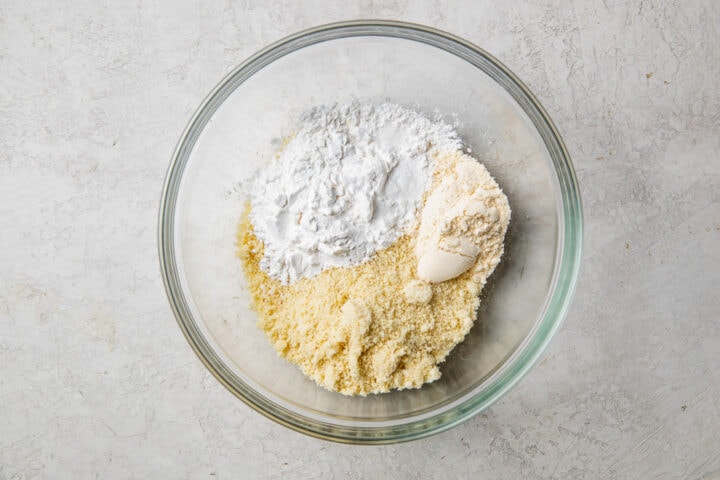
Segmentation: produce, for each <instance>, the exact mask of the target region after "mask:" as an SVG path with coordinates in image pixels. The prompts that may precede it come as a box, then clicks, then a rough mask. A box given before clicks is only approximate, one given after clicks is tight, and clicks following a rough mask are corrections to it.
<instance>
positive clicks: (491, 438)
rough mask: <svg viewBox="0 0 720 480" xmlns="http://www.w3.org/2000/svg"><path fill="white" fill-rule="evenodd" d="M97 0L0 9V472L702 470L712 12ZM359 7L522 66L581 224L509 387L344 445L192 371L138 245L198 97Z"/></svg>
mask: <svg viewBox="0 0 720 480" xmlns="http://www.w3.org/2000/svg"><path fill="white" fill-rule="evenodd" d="M103 3H105V2H92V1H77V2H53V1H38V0H33V1H22V2H12V1H10V0H0V228H1V229H2V236H0V266H1V268H0V479H15V478H237V477H238V476H244V477H254V478H276V477H280V476H285V477H288V478H293V477H294V478H332V477H335V478H340V477H349V478H371V477H378V478H438V477H441V478H453V477H462V476H469V475H470V473H472V472H482V473H484V474H485V475H486V476H487V477H488V478H530V479H536V478H537V479H539V478H668V479H670V478H690V479H698V478H703V479H717V478H720V387H719V386H718V385H720V361H719V359H720V295H719V293H718V292H720V268H719V266H720V194H719V193H718V192H719V191H720V159H719V158H718V155H719V153H720V86H719V85H720V84H719V83H718V78H720V4H719V3H717V2H715V1H713V0H705V1H692V0H689V1H683V2H667V1H650V0H647V1H636V0H633V1H628V2H625V1H614V0H604V1H600V0H594V1H593V0H582V1H581V0H576V1H570V2H568V1H560V0H548V1H545V2H527V3H525V2H492V1H481V2H474V1H473V2H471V1H467V2H453V3H452V4H447V5H440V4H439V2H429V1H412V2H411V1H402V0H395V1H386V2H383V1H369V0H364V1H360V2H357V3H355V4H352V5H341V4H340V2H337V4H335V3H334V2H332V3H331V2H324V1H312V2H295V1H269V2H236V3H233V2H228V3H220V2H213V1H209V2H171V1H164V2H138V1H132V0H131V1H128V2H115V3H114V4H113V5H114V6H112V7H108V6H102V4H103ZM672 3H675V5H671V4H672ZM506 4H507V5H506ZM360 17H385V18H397V19H403V20H409V21H416V22H420V23H425V24H429V25H433V26H436V27H439V28H442V29H445V30H448V31H451V32H453V33H456V34H458V35H460V36H463V37H466V38H468V39H469V40H471V41H473V42H475V43H477V44H479V45H481V46H483V47H484V48H486V49H487V50H489V51H490V52H492V53H493V54H495V55H496V56H497V57H498V58H499V59H500V60H501V61H503V62H504V63H506V64H507V65H508V66H509V67H510V68H511V69H513V70H514V71H515V72H516V73H517V74H518V75H519V76H520V77H521V78H522V79H523V80H525V81H526V83H527V84H528V85H529V86H530V88H531V89H532V90H533V91H534V92H535V93H536V94H537V96H538V97H539V99H540V100H541V102H542V103H543V104H544V105H545V107H546V108H547V110H548V111H549V113H550V114H551V116H552V117H553V119H554V120H555V122H556V123H557V125H558V128H559V129H560V131H561V133H562V134H563V136H564V138H565V140H566V143H567V145H568V148H569V150H570V153H571V155H572V156H573V159H574V162H575V166H576V169H577V173H578V177H579V179H580V182H581V187H582V194H583V199H584V202H585V216H586V227H587V229H586V248H585V257H584V264H583V268H582V273H581V278H580V282H579V285H578V291H577V295H576V297H575V302H574V304H573V307H572V309H571V310H570V313H569V316H568V319H567V321H566V323H565V325H564V327H563V329H562V330H561V332H560V333H559V335H558V336H557V338H556V339H555V340H554V341H553V343H552V344H551V346H550V348H549V350H548V352H547V354H546V355H545V357H544V359H543V360H542V361H541V362H540V364H539V365H538V366H537V367H536V368H535V369H533V370H532V372H531V373H530V374H529V375H528V377H526V378H525V379H524V380H523V381H522V382H521V383H520V385H519V386H518V387H517V388H515V389H514V390H513V391H512V392H511V393H510V394H509V395H507V396H506V397H505V398H503V399H502V400H501V401H500V402H498V403H497V404H496V405H495V406H493V408H491V409H490V410H489V411H487V412H485V413H484V414H482V415H479V416H477V417H475V418H474V419H473V420H471V421H469V422H467V423H466V424H464V425H462V426H460V427H458V428H455V429H453V430H451V431H449V432H446V433H443V434H440V435H437V436H434V437H431V438H428V439H425V440H421V441H418V442H414V443H411V444H404V445H398V446H389V447H365V448H359V447H351V446H343V445H336V444H332V443H328V442H324V441H319V440H315V439H311V438H309V437H306V436H303V435H300V434H297V433H294V432H292V431H290V430H288V429H286V428H284V427H281V426H279V425H275V424H274V423H272V422H271V421H269V420H266V419H264V418H263V417H261V416H259V415H258V414H256V413H254V412H253V411H251V410H250V409H249V408H248V407H246V406H244V405H243V404H242V403H240V402H239V401H238V400H236V399H235V398H234V397H232V395H231V394H230V393H228V392H227V391H226V390H225V389H224V388H223V387H221V386H220V385H219V384H218V382H216V381H215V380H214V379H213V378H212V377H211V376H210V375H209V374H208V373H206V371H205V369H204V367H202V365H201V364H200V362H199V361H198V360H197V359H196V358H195V356H194V354H193V353H192V352H191V350H190V348H189V347H188V346H187V344H186V342H185V340H184V338H183V337H182V335H181V333H180V331H179V329H178V328H177V327H176V325H175V321H174V319H173V318H172V314H171V313H170V309H169V307H168V305H167V301H166V300H165V296H164V292H163V289H162V284H161V280H160V276H159V271H158V265H157V255H156V247H155V241H156V240H155V224H156V211H157V206H158V202H159V196H160V189H161V183H162V179H163V176H164V173H165V169H166V167H167V164H168V161H169V159H170V156H171V153H172V150H173V148H174V145H175V142H176V140H177V139H178V137H179V135H180V132H181V130H182V128H183V127H184V126H185V124H186V122H187V121H188V119H189V117H190V115H191V114H192V112H193V111H194V109H195V107H196V106H197V105H198V104H199V103H200V101H201V100H202V99H203V97H204V96H205V94H206V93H207V92H209V91H210V89H211V88H212V87H213V86H214V85H215V84H216V83H217V82H218V81H219V80H220V78H222V76H223V75H224V74H225V73H226V72H227V71H228V70H229V69H230V68H231V67H232V66H233V65H235V64H237V63H239V62H240V61H242V60H243V59H244V58H245V57H247V56H248V55H250V54H251V53H253V52H254V51H256V50H257V49H259V48H260V47H262V46H264V45H265V44H267V43H268V42H270V41H273V40H276V39H278V38H280V37H282V36H284V35H286V34H289V33H291V32H294V31H296V30H299V29H301V28H305V27H309V26H313V25H317V24H320V23H325V22H328V21H335V20H342V19H349V18H360Z"/></svg>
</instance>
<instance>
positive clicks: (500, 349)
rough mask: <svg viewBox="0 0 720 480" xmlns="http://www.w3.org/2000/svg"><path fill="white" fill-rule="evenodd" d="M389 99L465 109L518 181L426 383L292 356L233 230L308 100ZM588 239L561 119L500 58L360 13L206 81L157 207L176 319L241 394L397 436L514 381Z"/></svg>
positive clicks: (451, 113)
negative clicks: (250, 281) (324, 383)
mask: <svg viewBox="0 0 720 480" xmlns="http://www.w3.org/2000/svg"><path fill="white" fill-rule="evenodd" d="M356 99H357V100H361V101H377V102H379V101H390V102H394V103H398V104H402V105H406V106H409V107H412V108H415V109H418V110H420V111H422V112H424V113H426V114H428V115H434V114H439V115H441V116H442V117H443V118H445V119H446V120H447V121H449V122H457V125H458V126H457V130H458V132H459V133H460V135H461V137H462V138H463V140H464V141H465V142H466V144H467V145H468V146H470V147H471V148H472V151H473V154H474V155H475V156H476V157H477V158H479V159H480V160H481V161H482V162H483V163H485V165H486V166H487V168H488V170H489V171H490V172H491V173H492V174H493V176H494V177H495V178H496V179H497V181H498V183H499V184H500V186H501V187H502V188H503V190H504V191H505V193H506V194H507V196H508V199H509V201H510V205H511V207H512V220H511V222H510V228H509V230H508V234H507V237H506V253H505V256H504V257H503V260H502V262H501V264H500V265H499V267H498V268H497V270H496V271H495V273H494V274H493V275H492V277H491V278H490V281H489V283H488V285H487V286H486V288H485V290H484V291H483V293H482V298H481V307H480V310H479V312H478V320H477V322H476V324H475V326H474V327H473V329H472V330H471V332H470V334H469V335H468V337H467V338H466V339H465V341H464V342H463V343H461V344H460V345H459V346H458V347H456V348H455V350H453V352H452V353H451V354H450V356H449V357H448V359H447V361H446V362H445V363H444V364H442V365H441V371H442V378H441V379H440V380H439V381H437V382H435V383H431V384H428V385H425V386H424V387H423V388H421V389H418V390H406V391H395V392H392V393H388V394H381V395H370V396H368V397H364V398H363V397H346V396H342V395H339V394H337V393H332V392H329V391H326V390H324V389H322V388H320V387H318V386H317V385H315V383H313V382H312V381H311V380H309V379H307V378H306V377H305V376H304V375H303V374H302V373H301V371H300V369H299V368H297V367H296V366H294V365H291V364H290V363H288V362H286V361H285V360H283V359H281V358H280V357H279V356H278V355H277V354H276V353H275V351H274V349H273V347H272V346H271V344H270V342H269V341H268V340H266V339H265V337H264V335H263V333H262V332H261V331H259V330H258V329H257V327H256V314H255V313H254V312H253V310H252V309H251V308H250V298H249V294H248V291H247V285H246V281H245V278H244V275H243V272H242V270H241V266H240V262H239V260H238V259H237V258H236V256H235V231H236V226H237V223H238V220H239V218H240V215H241V212H242V210H243V205H244V203H245V199H246V197H245V192H244V191H243V188H242V181H243V180H245V179H247V178H248V177H249V176H250V175H251V174H252V172H254V171H255V170H256V169H257V168H258V167H260V166H262V165H264V164H267V163H268V162H269V160H270V159H271V158H272V157H273V155H274V153H275V152H276V151H277V149H278V145H279V142H280V141H281V139H282V138H285V137H287V136H288V135H291V134H292V132H293V126H294V125H296V123H297V121H298V118H299V116H300V115H301V114H302V113H303V112H305V111H306V110H308V109H309V108H311V107H313V106H316V105H320V104H332V103H335V102H349V101H352V100H356ZM581 240H582V213H581V205H580V195H579V192H578V185H577V180H576V178H575V174H574V172H573V168H572V165H571V162H570V158H569V156H568V153H567V151H566V149H565V147H564V145H563V142H562V140H561V139H560V136H559V134H558V132H557V130H556V129H555V126H554V125H553V123H552V121H551V120H550V118H549V117H548V115H547V114H546V113H545V110H544V109H543V108H542V107H541V106H540V104H539V103H538V101H537V100H536V99H535V97H534V96H533V95H532V94H531V93H530V91H529V90H528V89H527V87H525V85H523V84H522V82H520V80H518V79H517V77H515V75H514V74H513V73H512V72H510V71H509V70H508V69H507V68H506V67H505V66H503V65H502V64H501V63H500V62H498V61H497V60H496V59H494V58H493V57H492V56H490V55H489V54H488V53H486V52H484V51H483V50H481V49H480V48H478V47H476V46H474V45H472V44H470V43H468V42H466V41H464V40H462V39H460V38H457V37H454V36H452V35H449V34H447V33H443V32H439V31H437V30H434V29H431V28H427V27H422V26H418V25H411V24H407V23H399V22H387V21H367V22H364V21H360V22H346V23H337V24H332V25H327V26H322V27H318V28H314V29H311V30H306V31H304V32H301V33H298V34H296V35H292V36H290V37H288V38H285V39H283V40H281V41H279V42H277V43H275V44H273V45H271V46H269V47H267V48H265V49H264V50H262V51H260V52H259V53H257V54H256V55H254V56H253V57H251V58H250V59H248V60H247V61H246V62H245V63H243V64H242V65H240V66H239V67H238V68H236V69H235V70H234V71H233V72H232V73H230V74H229V75H228V76H227V77H226V78H225V79H224V80H223V81H222V82H220V84H219V85H218V86H217V87H216V88H215V90H213V91H212V93H210V95H209V96H208V97H207V99H206V100H205V102H204V103H203V104H202V105H201V107H200V108H199V110H198V111H197V113H196V114H195V115H194V116H193V118H192V120H191V121H190V123H189V125H188V127H187V129H186V130H185V132H184V133H183V135H182V137H181V139H180V142H179V144H178V147H177V150H176V151H175V154H174V156H173V159H172V163H171V165H170V169H169V172H168V175H167V179H166V183H165V189H164V193H163V198H162V205H161V209H160V218H159V251H160V252H159V253H160V262H161V268H162V274H163V279H164V282H165V287H166V290H167V294H168V297H169V299H170V303H171V305H172V308H173V311H174V313H175V316H176V318H177V320H178V323H179V325H180V328H181V329H182V331H183V333H184V334H185V336H186V338H187V340H188V342H189V343H190V345H191V346H192V348H193V349H194V350H195V352H196V353H197V355H198V356H199V357H200V359H201V360H202V361H203V363H204V364H205V366H206V367H207V368H208V369H209V370H210V371H211V372H212V373H213V375H215V377H217V379H218V380H219V381H220V382H221V383H222V384H223V385H225V387H227V388H228V389H229V390H230V391H231V392H232V393H234V394H235V395H236V396H237V397H238V398H240V399H241V400H242V401H244V402H245V403H247V404H248V405H249V406H251V407H252V408H254V409H255V410H257V411H258V412H260V413H262V414H263V415H266V416H267V417H270V418H272V419H273V420H276V421H277V422H279V423H281V424H283V425H286V426H288V427H290V428H293V429H295V430H298V431H301V432H304V433H307V434H310V435H314V436H317V437H322V438H326V439H331V440H335V441H342V442H349V443H376V444H377V443H390V442H398V441H405V440H411V439H416V438H420V437H423V436H427V435H430V434H432V433H436V432H440V431H443V430H446V429H448V428H450V427H452V426H454V425H457V424H458V423H460V422H462V421H464V420H466V419H468V418H469V417H471V416H472V415H474V414H476V413H478V412H480V411H482V410H483V409H485V408H487V407H488V406H489V405H491V404H492V403H493V402H494V401H496V400H497V399H498V398H499V397H500V396H501V395H503V394H504V393H506V392H507V391H508V390H509V389H510V388H511V387H512V386H513V385H514V384H515V383H516V382H517V381H518V380H519V379H520V378H521V377H522V376H523V374H525V373H526V372H527V371H528V369H529V368H530V367H531V366H532V365H533V364H534V363H535V362H536V361H537V359H538V356H539V355H540V354H541V353H542V351H543V349H544V348H545V347H546V345H547V344H548V342H549V341H550V339H551V337H552V336H553V334H554V333H555V331H556V330H557V329H558V326H559V325H560V323H561V321H562V319H563V316H564V315H565V313H566V311H567V308H568V304H569V302H570V297H571V295H572V292H573V289H574V285H575V281H576V277H577V272H578V266H579V262H580V250H581Z"/></svg>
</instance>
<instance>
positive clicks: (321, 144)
mask: <svg viewBox="0 0 720 480" xmlns="http://www.w3.org/2000/svg"><path fill="white" fill-rule="evenodd" d="M458 148H460V140H459V139H458V137H457V134H456V133H455V131H454V130H453V129H452V127H450V126H449V125H447V124H446V123H443V122H440V121H432V120H430V119H428V118H427V117H424V116H422V115H421V114H419V113H417V112H415V111H413V110H410V109H407V108H404V107H401V106H399V105H394V104H387V103H385V104H381V105H377V106H374V105H370V104H360V103H352V104H349V105H341V106H332V107H319V108H316V109H314V110H312V111H311V112H310V113H309V114H308V115H306V116H305V117H304V118H303V119H302V121H301V124H300V128H299V130H298V131H297V132H296V133H295V135H294V136H293V137H292V138H291V139H290V141H289V143H288V144H287V145H286V146H285V148H284V149H283V150H282V152H281V153H280V155H279V157H278V158H277V159H275V160H274V161H273V162H272V164H271V165H269V166H268V167H267V168H264V169H262V170H261V171H260V172H258V174H257V176H256V177H255V178H254V179H253V181H252V184H251V190H250V201H251V203H252V213H251V220H252V223H253V226H254V228H255V234H256V235H257V236H258V237H259V238H260V239H261V240H262V241H263V243H264V244H265V256H264V257H263V259H262V262H261V266H262V268H263V269H264V270H265V271H267V273H268V274H269V275H270V276H271V277H272V278H275V279H278V280H280V281H281V282H283V283H284V284H288V283H293V282H295V281H297V280H298V279H300V278H306V277H308V278H309V277H313V276H315V275H317V274H318V273H320V272H321V271H323V270H325V269H327V268H328V267H347V266H352V265H357V264H359V263H362V262H364V261H366V260H367V259H368V258H369V257H370V256H371V255H372V254H373V253H375V252H376V251H378V250H380V249H382V248H385V247H388V246H389V245H390V244H392V243H393V242H394V241H395V240H397V239H398V237H399V236H400V235H401V234H402V233H403V231H404V230H405V229H406V228H407V227H408V226H409V225H411V224H412V223H413V221H414V220H415V217H416V210H417V208H418V207H419V206H420V204H421V201H422V196H423V192H424V191H425V190H426V189H427V187H428V185H429V179H430V173H431V172H432V167H433V158H432V155H431V154H432V152H434V151H439V150H457V149H458Z"/></svg>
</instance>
